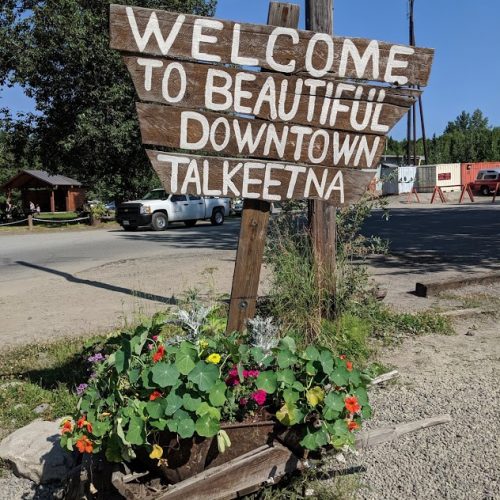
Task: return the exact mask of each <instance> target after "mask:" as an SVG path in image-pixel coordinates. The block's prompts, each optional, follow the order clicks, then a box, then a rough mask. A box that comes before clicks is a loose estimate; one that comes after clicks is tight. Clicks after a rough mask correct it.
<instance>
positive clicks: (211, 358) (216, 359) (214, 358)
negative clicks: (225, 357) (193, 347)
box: [207, 352, 220, 365]
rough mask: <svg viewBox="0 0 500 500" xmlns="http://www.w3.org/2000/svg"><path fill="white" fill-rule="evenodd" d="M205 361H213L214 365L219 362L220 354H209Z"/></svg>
mask: <svg viewBox="0 0 500 500" xmlns="http://www.w3.org/2000/svg"><path fill="white" fill-rule="evenodd" d="M207 361H208V362H209V363H213V364H214V365H217V364H218V363H220V354H217V353H216V352H214V353H212V354H210V356H208V358H207Z"/></svg>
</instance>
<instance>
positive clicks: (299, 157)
mask: <svg viewBox="0 0 500 500" xmlns="http://www.w3.org/2000/svg"><path fill="white" fill-rule="evenodd" d="M137 114H138V115H139V123H140V126H141V135H142V142H143V143H144V144H150V145H154V146H167V147H170V148H176V149H185V150H189V151H208V152H216V153H221V152H223V153H224V154H226V155H231V156H239V155H241V156H247V157H251V158H266V159H267V158H269V159H275V160H284V161H291V162H301V163H310V164H312V165H319V164H321V165H324V166H328V167H354V168H374V167H375V166H376V165H377V163H378V160H379V158H380V156H381V155H382V153H383V151H384V145H385V138H384V137H382V136H379V135H370V134H355V133H349V132H342V131H339V132H337V131H325V130H323V129H319V128H314V127H303V126H301V125H292V126H290V125H284V124H282V123H276V124H274V123H270V122H267V121H264V120H258V119H249V118H243V117H237V116H234V115H227V114H220V113H212V112H202V111H188V110H182V109H178V108H174V107H171V106H160V105H158V104H144V103H137Z"/></svg>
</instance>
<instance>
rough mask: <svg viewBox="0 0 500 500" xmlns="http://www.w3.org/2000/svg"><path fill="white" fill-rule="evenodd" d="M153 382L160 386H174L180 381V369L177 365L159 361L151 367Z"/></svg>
mask: <svg viewBox="0 0 500 500" xmlns="http://www.w3.org/2000/svg"><path fill="white" fill-rule="evenodd" d="M151 373H152V378H153V382H154V383H155V384H158V385H159V386H160V387H169V386H174V385H176V384H177V382H178V381H179V375H180V373H179V370H178V369H177V367H176V366H175V365H171V364H168V363H157V364H156V365H155V366H153V368H151Z"/></svg>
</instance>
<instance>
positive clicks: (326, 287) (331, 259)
mask: <svg viewBox="0 0 500 500" xmlns="http://www.w3.org/2000/svg"><path fill="white" fill-rule="evenodd" d="M306 29H307V30H311V31H314V32H321V33H328V34H330V35H333V0H306ZM308 212H309V229H310V232H311V239H312V245H313V251H314V257H315V263H316V268H317V276H318V288H319V290H320V293H321V296H322V297H323V296H324V294H328V295H331V296H333V295H335V279H334V277H335V261H336V219H335V216H336V208H335V207H334V206H333V205H331V204H330V203H328V202H326V201H319V200H310V201H309V203H308ZM322 314H323V311H322Z"/></svg>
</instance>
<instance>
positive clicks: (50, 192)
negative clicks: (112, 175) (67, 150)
mask: <svg viewBox="0 0 500 500" xmlns="http://www.w3.org/2000/svg"><path fill="white" fill-rule="evenodd" d="M1 189H2V190H3V191H6V192H7V196H9V194H10V193H11V192H12V191H13V190H20V191H21V199H22V203H23V207H24V208H28V207H29V205H30V202H33V204H34V205H35V206H36V205H39V206H40V210H41V211H42V212H72V211H74V210H76V209H78V208H80V207H81V206H82V205H83V203H84V202H85V189H83V188H82V184H81V183H80V182H78V181H77V180H75V179H71V178H69V177H66V176H64V175H57V174H56V175H50V174H48V173H47V172H44V171H43V170H22V171H21V172H19V173H18V174H17V175H15V176H14V177H12V179H10V180H9V181H7V182H6V183H5V184H4V185H3V186H2V187H1Z"/></svg>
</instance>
